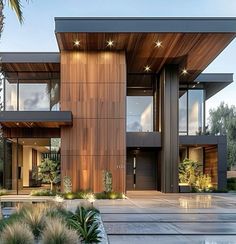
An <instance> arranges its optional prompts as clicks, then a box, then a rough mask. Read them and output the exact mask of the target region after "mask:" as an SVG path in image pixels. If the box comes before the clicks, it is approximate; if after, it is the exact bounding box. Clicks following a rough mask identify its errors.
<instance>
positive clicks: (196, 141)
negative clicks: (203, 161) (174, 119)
mask: <svg viewBox="0 0 236 244" xmlns="http://www.w3.org/2000/svg"><path fill="white" fill-rule="evenodd" d="M220 143H223V144H226V143H227V140H226V136H214V135H201V136H197V135H196V136H179V144H180V145H217V144H220Z"/></svg>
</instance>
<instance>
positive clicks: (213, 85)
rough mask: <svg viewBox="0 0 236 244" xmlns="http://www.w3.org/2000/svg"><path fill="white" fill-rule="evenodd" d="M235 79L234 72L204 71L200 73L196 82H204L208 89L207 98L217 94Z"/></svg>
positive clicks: (205, 87) (206, 89)
mask: <svg viewBox="0 0 236 244" xmlns="http://www.w3.org/2000/svg"><path fill="white" fill-rule="evenodd" d="M233 81H234V77H233V73H205V74H204V73H203V74H200V75H199V76H198V77H197V79H196V80H195V81H194V82H195V83H198V82H199V83H200V84H203V87H204V89H205V91H206V96H205V98H206V100H207V99H209V98H211V97H212V96H214V95H215V94H217V93H218V92H219V91H221V90H222V89H224V88H225V87H226V86H228V85H229V84H231V83H232V82H233Z"/></svg>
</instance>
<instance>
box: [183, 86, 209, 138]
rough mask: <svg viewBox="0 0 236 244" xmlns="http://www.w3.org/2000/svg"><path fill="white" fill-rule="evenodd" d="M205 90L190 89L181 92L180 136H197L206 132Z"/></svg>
mask: <svg viewBox="0 0 236 244" xmlns="http://www.w3.org/2000/svg"><path fill="white" fill-rule="evenodd" d="M204 115H205V98H204V90H202V89H189V90H180V92H179V134H180V135H197V134H201V133H202V132H204V128H205V124H204V118H205V116H204Z"/></svg>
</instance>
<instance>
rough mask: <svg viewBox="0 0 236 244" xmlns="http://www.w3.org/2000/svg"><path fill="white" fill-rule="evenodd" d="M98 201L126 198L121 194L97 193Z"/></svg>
mask: <svg viewBox="0 0 236 244" xmlns="http://www.w3.org/2000/svg"><path fill="white" fill-rule="evenodd" d="M96 198H97V199H123V198H124V196H123V194H122V193H120V192H114V191H112V192H99V193H96Z"/></svg>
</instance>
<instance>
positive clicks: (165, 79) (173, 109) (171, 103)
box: [159, 65, 179, 192]
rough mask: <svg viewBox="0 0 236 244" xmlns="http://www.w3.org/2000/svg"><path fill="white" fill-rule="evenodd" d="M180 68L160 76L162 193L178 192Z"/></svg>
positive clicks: (164, 72) (170, 69) (173, 67)
mask: <svg viewBox="0 0 236 244" xmlns="http://www.w3.org/2000/svg"><path fill="white" fill-rule="evenodd" d="M178 104H179V77H178V66H175V65H168V66H166V67H165V68H164V69H163V71H162V72H161V75H160V105H161V106H160V108H161V109H160V123H159V126H160V131H161V135H162V150H161V191H162V192H178V161H179V159H178V158H179V157H178V155H179V128H178V127H179V126H178V124H179V122H178V121H179V115H178V114H179V112H178V111H179V105H178Z"/></svg>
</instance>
